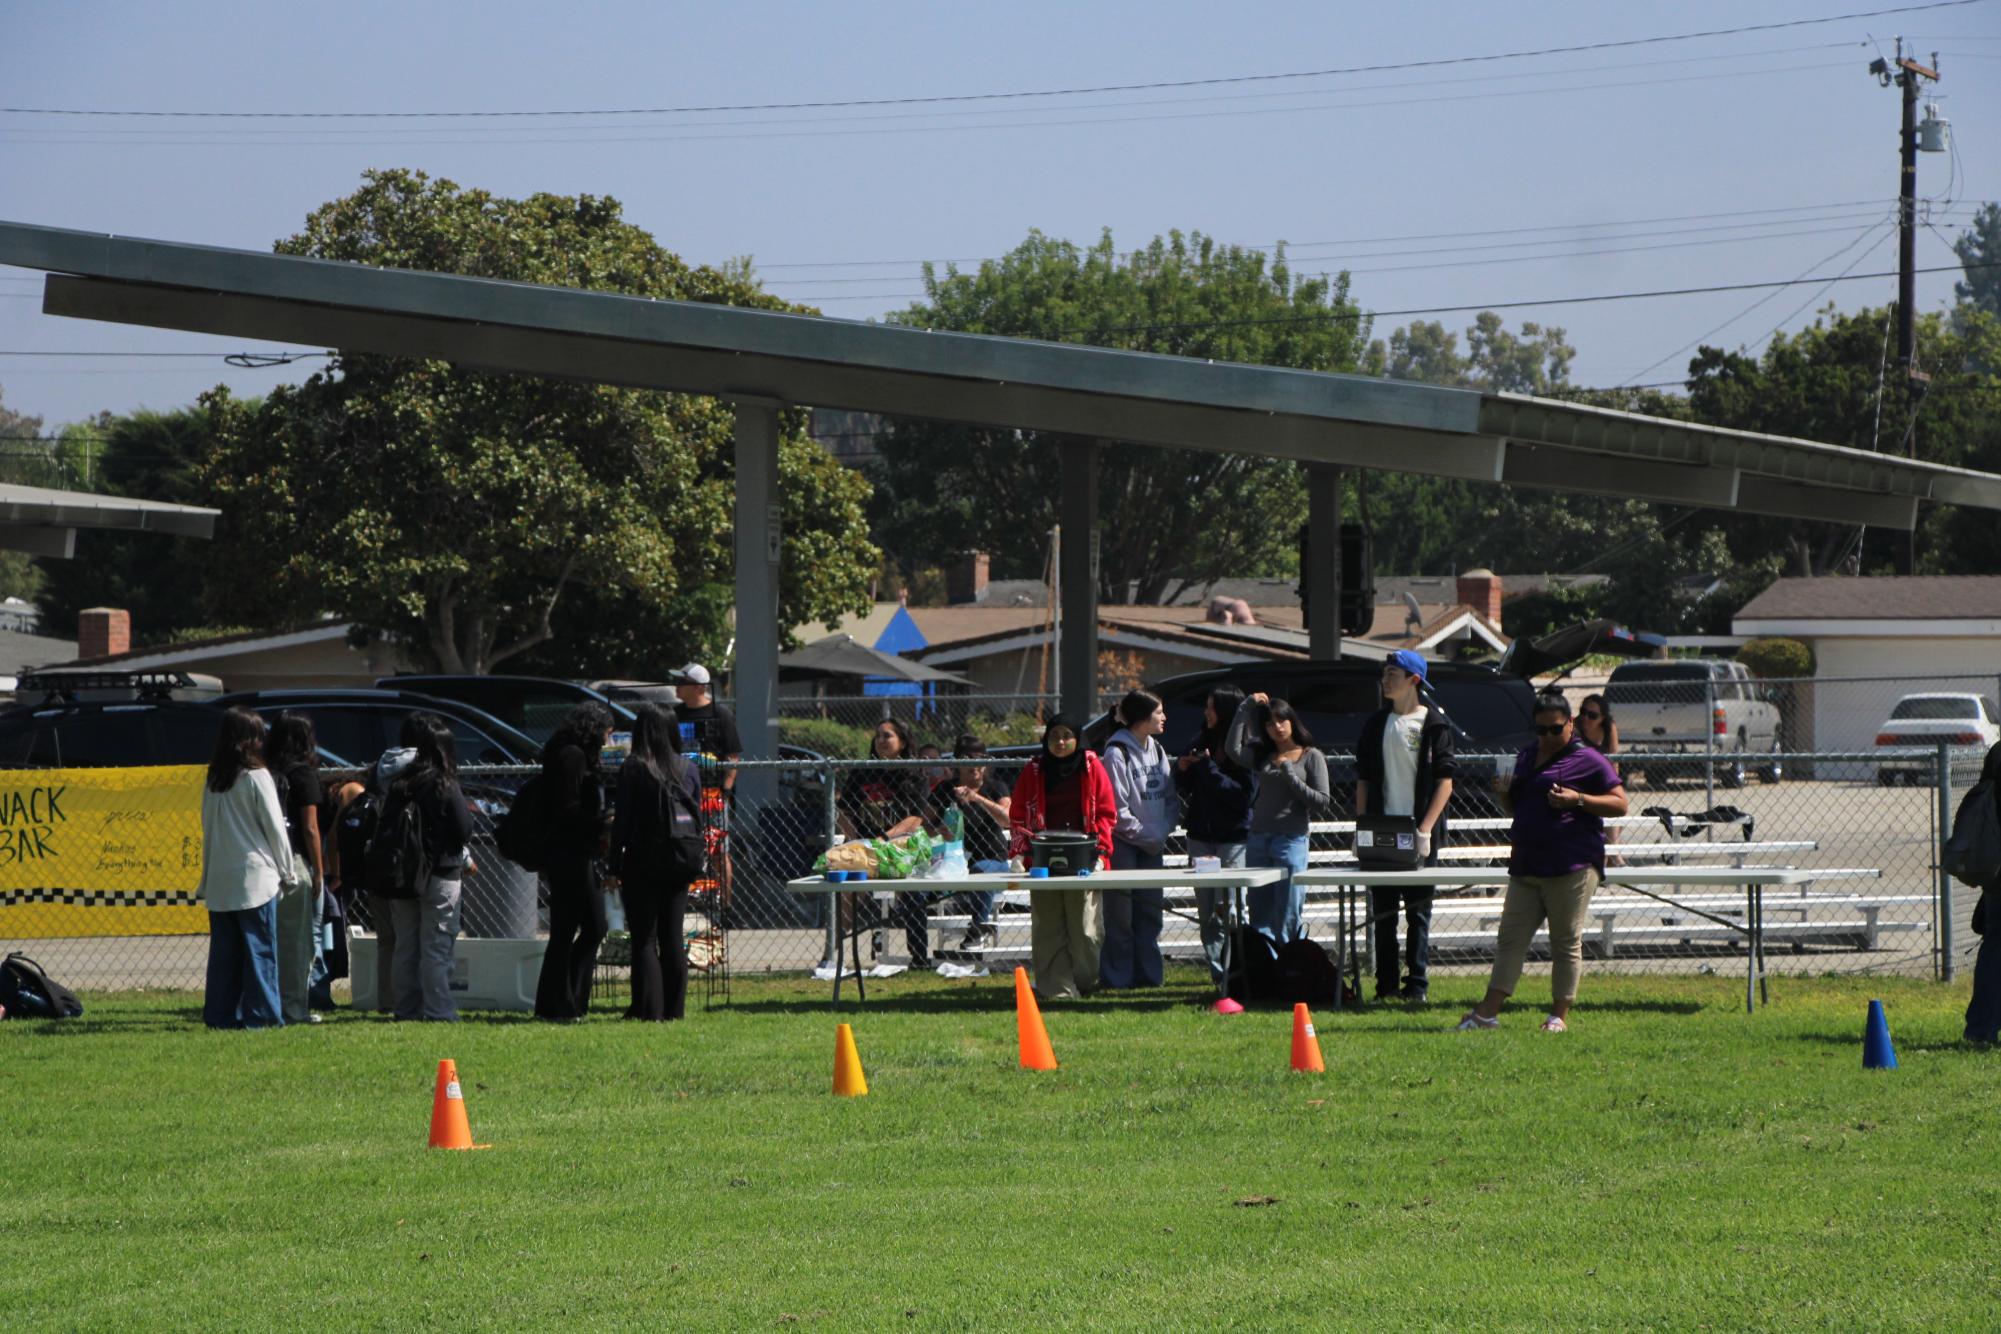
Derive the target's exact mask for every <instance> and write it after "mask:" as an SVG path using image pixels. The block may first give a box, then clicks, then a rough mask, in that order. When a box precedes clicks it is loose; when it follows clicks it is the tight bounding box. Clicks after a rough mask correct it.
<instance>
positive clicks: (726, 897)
mask: <svg viewBox="0 0 2001 1334" xmlns="http://www.w3.org/2000/svg"><path fill="white" fill-rule="evenodd" d="M671 679H672V681H673V683H674V698H676V699H677V700H679V701H680V704H679V705H678V706H677V707H676V708H675V710H674V716H675V723H676V724H677V731H676V736H675V740H676V741H677V742H678V743H679V750H680V752H681V755H682V756H683V758H685V759H688V760H690V761H692V762H693V763H694V765H695V767H696V769H697V771H698V775H699V778H698V781H699V782H700V784H701V787H702V810H704V811H706V812H711V813H712V815H713V819H712V820H711V821H709V822H705V825H704V828H703V832H702V839H703V850H704V851H705V852H706V853H707V854H708V858H709V876H710V878H711V879H713V880H714V881H715V884H716V898H715V903H714V904H713V905H712V907H713V916H714V921H715V924H716V925H717V926H718V927H722V926H725V925H726V921H727V917H728V914H729V906H730V893H731V891H732V889H733V888H734V886H735V883H736V864H735V862H734V861H732V860H731V858H730V806H731V803H732V802H734V801H735V800H736V778H737V769H736V767H735V766H736V762H737V761H738V760H740V759H742V758H743V738H742V737H740V736H739V735H738V734H737V728H736V715H735V714H733V713H731V712H730V711H729V709H728V708H726V707H724V706H723V705H721V704H718V703H716V701H715V697H714V696H713V695H711V694H710V693H709V690H710V686H711V685H712V684H713V683H714V678H713V677H712V676H710V674H709V669H708V668H707V667H704V666H703V665H702V664H701V663H699V662H691V663H689V664H688V665H687V666H685V667H683V668H681V669H680V670H679V671H677V672H674V673H672V675H671Z"/></svg>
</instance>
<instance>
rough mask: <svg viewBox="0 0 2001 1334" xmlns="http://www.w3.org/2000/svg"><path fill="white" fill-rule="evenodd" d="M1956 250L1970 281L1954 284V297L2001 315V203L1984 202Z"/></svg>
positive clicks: (1956, 242)
mask: <svg viewBox="0 0 2001 1334" xmlns="http://www.w3.org/2000/svg"><path fill="white" fill-rule="evenodd" d="M1952 250H1953V253H1954V254H1956V255H1958V256H1959V262H1960V265H1961V266H1962V267H1963V268H1964V269H1965V270H1966V281H1965V282H1956V283H1954V284H1953V285H1952V295H1953V297H1954V299H1955V300H1957V301H1959V302H1960V303H1961V304H1963V305H1966V306H1970V307H1972V308H1973V309H1975V310H1980V311H1985V312H1986V313H1987V314H1989V315H1992V316H1995V317H1996V318H2001V204H1994V203H1986V204H1982V205H1981V206H1980V211H1979V212H1978V213H1975V214H1974V215H1973V221H1972V222H1971V223H1970V224H1968V226H1967V228H1966V230H1965V231H1964V232H1961V233H1960V235H1959V239H1958V240H1956V241H1954V242H1953V243H1952Z"/></svg>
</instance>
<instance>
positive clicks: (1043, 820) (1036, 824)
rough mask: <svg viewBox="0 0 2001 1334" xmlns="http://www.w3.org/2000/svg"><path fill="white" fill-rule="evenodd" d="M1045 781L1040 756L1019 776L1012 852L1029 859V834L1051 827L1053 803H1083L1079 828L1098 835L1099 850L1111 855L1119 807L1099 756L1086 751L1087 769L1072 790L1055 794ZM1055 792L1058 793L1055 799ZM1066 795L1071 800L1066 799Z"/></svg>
mask: <svg viewBox="0 0 2001 1334" xmlns="http://www.w3.org/2000/svg"><path fill="white" fill-rule="evenodd" d="M1044 783H1045V779H1044V775H1043V772H1042V757H1040V756H1038V757H1037V758H1035V759H1033V760H1030V761H1029V762H1028V765H1027V767H1026V768H1024V769H1023V770H1022V771H1021V777H1019V778H1017V779H1015V782H1014V793H1013V796H1012V799H1011V800H1010V801H1009V803H1008V812H1007V816H1008V828H1009V837H1008V847H1007V852H1008V856H1010V857H1020V858H1022V859H1024V860H1026V859H1027V857H1028V836H1029V835H1030V834H1033V833H1035V832H1036V831H1037V830H1041V829H1048V828H1050V827H1051V825H1050V823H1049V810H1050V807H1051V806H1052V805H1055V806H1058V807H1064V806H1070V807H1075V806H1077V805H1078V804H1080V803H1081V808H1082V812H1083V818H1082V819H1081V820H1080V821H1079V822H1078V828H1079V831H1080V832H1082V833H1088V834H1094V835H1096V836H1097V839H1098V850H1099V851H1100V852H1101V853H1103V854H1104V855H1105V856H1106V857H1109V856H1111V855H1112V825H1113V823H1114V822H1115V821H1116V820H1117V819H1118V808H1117V805H1116V803H1115V802H1114V800H1113V797H1112V779H1111V775H1109V774H1107V773H1106V772H1105V766H1104V764H1103V763H1102V762H1101V761H1100V760H1099V759H1098V757H1097V756H1096V755H1094V754H1092V753H1091V752H1090V751H1088V750H1087V751H1085V752H1084V770H1083V772H1082V773H1081V774H1079V775H1078V776H1077V777H1076V778H1074V779H1072V780H1071V782H1070V791H1069V792H1065V793H1061V794H1052V793H1051V792H1050V791H1049V790H1048V788H1047V787H1046V786H1045V785H1044ZM1052 795H1055V796H1056V800H1055V801H1053V802H1052V801H1051V797H1052ZM1064 797H1069V798H1070V800H1069V801H1064V800H1063V798H1064ZM1059 827H1060V826H1059Z"/></svg>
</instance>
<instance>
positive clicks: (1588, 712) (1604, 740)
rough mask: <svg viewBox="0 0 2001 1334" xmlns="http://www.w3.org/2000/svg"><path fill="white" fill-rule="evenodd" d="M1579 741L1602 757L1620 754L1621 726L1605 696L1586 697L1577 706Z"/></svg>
mask: <svg viewBox="0 0 2001 1334" xmlns="http://www.w3.org/2000/svg"><path fill="white" fill-rule="evenodd" d="M1577 739H1578V740H1579V741H1582V742H1583V743H1584V744H1585V745H1587V746H1589V747H1591V749H1593V750H1595V751H1597V752H1598V753H1599V754H1600V755H1617V754H1618V753H1619V724H1618V722H1617V721H1615V720H1614V719H1613V717H1612V706H1611V705H1609V704H1607V703H1606V702H1605V697H1604V696H1603V695H1595V694H1594V695H1586V696H1585V697H1584V702H1583V703H1582V704H1580V705H1578V706H1577Z"/></svg>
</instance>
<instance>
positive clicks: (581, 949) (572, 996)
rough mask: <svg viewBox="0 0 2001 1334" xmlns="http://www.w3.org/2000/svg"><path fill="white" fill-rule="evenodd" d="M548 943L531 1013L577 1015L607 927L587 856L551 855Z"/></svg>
mask: <svg viewBox="0 0 2001 1334" xmlns="http://www.w3.org/2000/svg"><path fill="white" fill-rule="evenodd" d="M544 874H545V876H546V877H547V878H548V881H549V948H548V949H547V950H546V951H544V953H543V955H542V975H541V976H540V977H539V978H538V979H536V983H535V1014H536V1017H537V1018H541V1019H581V1018H583V1016H584V1015H585V1014H586V1013H588V1012H589V1010H590V1007H591V975H592V974H593V973H595V972H596V971H597V966H598V946H600V945H602V944H604V938H605V933H606V932H607V931H609V930H610V929H611V926H610V923H609V922H607V921H606V920H605V912H604V890H603V889H602V888H600V887H599V884H598V873H597V866H596V864H595V863H594V862H593V861H592V860H591V859H590V858H589V857H577V856H563V857H552V858H550V859H549V869H548V870H547V871H546V872H544Z"/></svg>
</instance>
